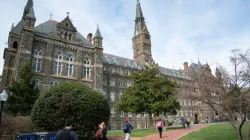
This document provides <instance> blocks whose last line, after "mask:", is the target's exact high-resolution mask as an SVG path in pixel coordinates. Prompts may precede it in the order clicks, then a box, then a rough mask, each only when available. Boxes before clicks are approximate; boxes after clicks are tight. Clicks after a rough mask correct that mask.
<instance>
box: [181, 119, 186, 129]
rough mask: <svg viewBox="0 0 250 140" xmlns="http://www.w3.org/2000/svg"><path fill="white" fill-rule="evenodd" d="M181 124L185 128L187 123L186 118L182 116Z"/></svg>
mask: <svg viewBox="0 0 250 140" xmlns="http://www.w3.org/2000/svg"><path fill="white" fill-rule="evenodd" d="M181 124H182V128H183V129H185V125H186V121H185V119H183V118H181Z"/></svg>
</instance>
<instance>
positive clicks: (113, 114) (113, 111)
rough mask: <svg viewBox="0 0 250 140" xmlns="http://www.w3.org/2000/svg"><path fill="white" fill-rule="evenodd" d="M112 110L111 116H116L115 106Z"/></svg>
mask: <svg viewBox="0 0 250 140" xmlns="http://www.w3.org/2000/svg"><path fill="white" fill-rule="evenodd" d="M110 112H111V116H112V117H115V109H114V108H111V111H110Z"/></svg>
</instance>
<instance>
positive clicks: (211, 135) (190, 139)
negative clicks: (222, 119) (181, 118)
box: [181, 122, 250, 140]
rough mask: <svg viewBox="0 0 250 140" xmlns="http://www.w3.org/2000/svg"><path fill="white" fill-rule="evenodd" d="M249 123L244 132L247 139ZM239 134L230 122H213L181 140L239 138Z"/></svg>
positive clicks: (233, 139)
mask: <svg viewBox="0 0 250 140" xmlns="http://www.w3.org/2000/svg"><path fill="white" fill-rule="evenodd" d="M248 123H250V122H245V124H244V126H243V128H242V133H243V138H244V139H247V131H248ZM238 139H239V138H238V135H237V133H236V131H235V129H234V128H233V127H232V125H231V124H230V123H223V124H212V125H211V126H208V127H206V128H203V129H200V130H197V131H195V132H192V133H189V134H188V135H186V136H185V137H183V138H181V140H238Z"/></svg>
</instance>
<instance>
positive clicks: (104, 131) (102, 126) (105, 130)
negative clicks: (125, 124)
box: [100, 122, 108, 140]
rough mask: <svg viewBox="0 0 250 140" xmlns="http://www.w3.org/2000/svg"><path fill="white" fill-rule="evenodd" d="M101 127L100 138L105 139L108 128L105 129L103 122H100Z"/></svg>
mask: <svg viewBox="0 0 250 140" xmlns="http://www.w3.org/2000/svg"><path fill="white" fill-rule="evenodd" d="M101 129H102V135H101V137H100V140H107V132H108V129H107V127H106V125H105V122H102V123H101Z"/></svg>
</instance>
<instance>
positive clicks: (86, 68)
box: [83, 58, 90, 79]
mask: <svg viewBox="0 0 250 140" xmlns="http://www.w3.org/2000/svg"><path fill="white" fill-rule="evenodd" d="M83 63H84V66H83V78H84V79H90V59H88V58H86V59H84V61H83Z"/></svg>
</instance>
